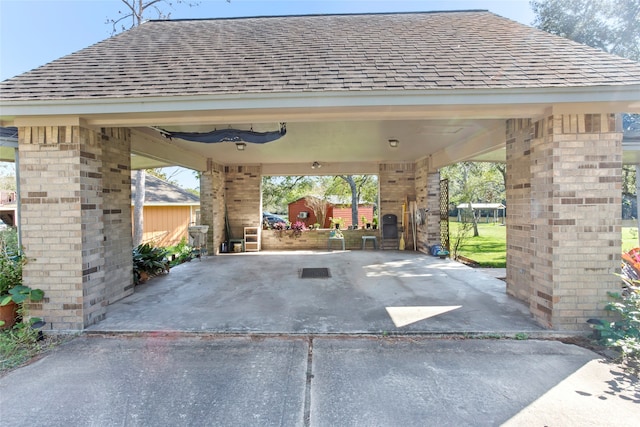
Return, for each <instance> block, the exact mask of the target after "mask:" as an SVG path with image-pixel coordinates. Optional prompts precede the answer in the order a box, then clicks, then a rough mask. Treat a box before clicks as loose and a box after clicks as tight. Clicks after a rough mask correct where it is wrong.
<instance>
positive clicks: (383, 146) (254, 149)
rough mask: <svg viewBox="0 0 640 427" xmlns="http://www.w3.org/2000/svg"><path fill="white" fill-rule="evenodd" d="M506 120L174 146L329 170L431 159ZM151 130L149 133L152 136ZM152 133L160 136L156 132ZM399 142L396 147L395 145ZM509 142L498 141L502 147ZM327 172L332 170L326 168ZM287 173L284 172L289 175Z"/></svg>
mask: <svg viewBox="0 0 640 427" xmlns="http://www.w3.org/2000/svg"><path fill="white" fill-rule="evenodd" d="M503 126H504V121H503V120H377V121H327V122H294V123H287V124H286V127H287V133H286V135H285V136H283V137H282V138H280V139H278V140H276V141H273V142H270V143H266V144H251V143H248V144H247V145H246V148H245V150H244V151H239V150H237V148H236V144H235V143H234V142H222V143H211V144H207V143H199V142H191V141H185V140H181V139H177V138H173V139H171V140H170V141H167V142H168V143H170V144H171V145H172V146H174V147H176V148H178V149H181V150H185V151H189V152H192V153H196V154H197V155H199V156H202V157H203V158H211V159H213V160H214V161H218V162H220V163H223V164H233V163H242V164H262V165H269V164H279V165H283V164H289V165H292V164H304V165H305V166H306V165H310V164H311V163H313V162H314V161H317V162H320V163H321V164H323V165H324V166H327V165H328V164H338V163H373V164H374V165H377V164H378V163H380V162H413V161H416V160H418V159H421V158H424V157H427V156H428V155H430V154H432V153H434V152H438V151H442V150H445V149H447V148H448V147H453V146H455V145H456V144H460V143H464V142H469V141H474V140H475V139H477V138H479V137H481V136H482V135H486V134H488V133H490V132H491V131H494V130H496V129H503ZM279 127H280V124H279V123H275V122H274V123H258V124H251V123H243V124H232V125H230V124H216V125H196V126H194V125H188V126H167V127H165V128H164V129H165V130H168V131H181V132H209V131H212V130H216V129H225V128H233V129H242V130H253V131H256V132H267V131H274V130H278V129H279ZM148 132H149V131H147V133H148ZM151 132H154V131H153V130H152V131H151ZM390 139H394V140H397V141H398V147H396V148H393V147H391V146H390V144H389V140H390ZM503 142H504V141H496V144H497V145H500V144H501V143H503ZM325 170H326V169H325ZM284 172H286V171H283V173H284Z"/></svg>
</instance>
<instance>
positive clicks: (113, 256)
mask: <svg viewBox="0 0 640 427" xmlns="http://www.w3.org/2000/svg"><path fill="white" fill-rule="evenodd" d="M101 137H102V147H103V149H102V152H103V155H102V175H103V185H102V197H103V207H104V208H103V223H104V257H105V264H104V268H105V271H106V272H107V273H106V275H105V283H104V286H105V289H106V301H104V302H103V304H111V303H112V302H114V301H117V300H119V299H121V298H124V297H125V296H127V295H130V294H132V293H133V258H132V256H131V249H132V247H133V238H132V235H131V230H132V223H131V155H130V154H129V153H130V152H131V133H130V131H129V129H125V128H109V129H103V130H102V135H101Z"/></svg>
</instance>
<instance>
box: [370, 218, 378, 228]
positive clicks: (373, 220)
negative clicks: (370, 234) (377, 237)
mask: <svg viewBox="0 0 640 427" xmlns="http://www.w3.org/2000/svg"><path fill="white" fill-rule="evenodd" d="M371 226H372V227H373V229H374V230H377V229H378V217H377V216H374V217H373V219H372V220H371Z"/></svg>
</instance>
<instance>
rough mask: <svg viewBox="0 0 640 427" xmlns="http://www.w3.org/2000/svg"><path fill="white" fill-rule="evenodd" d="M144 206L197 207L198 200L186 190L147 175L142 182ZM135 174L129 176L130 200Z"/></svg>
mask: <svg viewBox="0 0 640 427" xmlns="http://www.w3.org/2000/svg"><path fill="white" fill-rule="evenodd" d="M144 191H145V193H144V203H145V205H149V204H152V205H197V204H199V203H200V198H199V197H198V196H196V195H193V194H191V193H189V192H188V191H187V190H185V189H183V188H180V187H178V186H177V185H173V184H170V183H168V182H167V181H163V180H161V179H160V178H156V177H155V176H153V175H149V174H147V175H146V177H145V180H144ZM135 192H136V174H135V173H132V174H131V200H133V199H134V198H135Z"/></svg>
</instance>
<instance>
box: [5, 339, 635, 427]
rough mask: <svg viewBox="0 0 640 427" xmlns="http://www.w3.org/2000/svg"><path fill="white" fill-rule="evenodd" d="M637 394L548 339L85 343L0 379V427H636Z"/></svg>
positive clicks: (583, 354) (614, 373)
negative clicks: (34, 426) (497, 426)
mask: <svg viewBox="0 0 640 427" xmlns="http://www.w3.org/2000/svg"><path fill="white" fill-rule="evenodd" d="M639 407H640V386H639V385H638V380H637V378H633V377H630V376H628V375H626V374H625V373H624V372H622V371H621V370H620V369H619V367H617V366H616V365H610V364H606V363H603V362H602V360H601V359H600V358H599V356H598V355H597V354H595V353H593V352H591V351H588V350H585V349H582V348H579V347H575V346H572V345H566V344H562V343H559V342H554V341H536V340H528V341H510V340H493V339H484V340H479V339H471V340H469V339H456V340H450V339H428V338H424V337H394V338H389V337H386V338H383V337H375V338H373V337H364V336H360V337H340V336H327V337H322V338H317V337H316V338H305V337H266V336H260V337H255V336H249V335H245V336H241V337H229V336H211V335H208V334H202V333H199V334H191V335H184V334H171V333H169V334H163V333H147V334H142V335H139V334H134V335H131V336H122V335H116V336H108V335H107V336H100V335H85V336H82V337H79V338H76V339H75V340H73V341H71V342H70V343H67V344H65V345H62V346H61V347H59V348H57V349H55V350H54V351H53V352H52V353H50V354H47V355H45V356H44V357H43V358H42V359H40V360H38V361H36V362H35V363H32V364H30V365H28V366H25V367H22V368H20V369H17V370H15V371H13V372H10V373H8V374H6V375H4V376H2V377H0V408H2V409H1V413H2V420H1V421H0V423H1V424H2V425H3V426H7V427H11V426H24V425H38V426H61V427H66V426H76V425H78V426H111V425H126V426H163V425H171V426H210V425H221V426H236V425H240V426H267V425H268V426H270V425H275V426H305V427H306V426H337V425H339V426H361V425H366V426H398V425H400V426H425V425H433V426H436V425H437V426H463V425H465V426H466V425H473V426H484V425H487V426H489V425H491V426H493V425H501V424H504V425H509V426H511V425H514V426H523V425H525V426H526V425H531V426H543V425H562V426H568V427H571V426H580V427H583V426H603V425H616V426H634V425H637V420H638V408H639Z"/></svg>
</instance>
